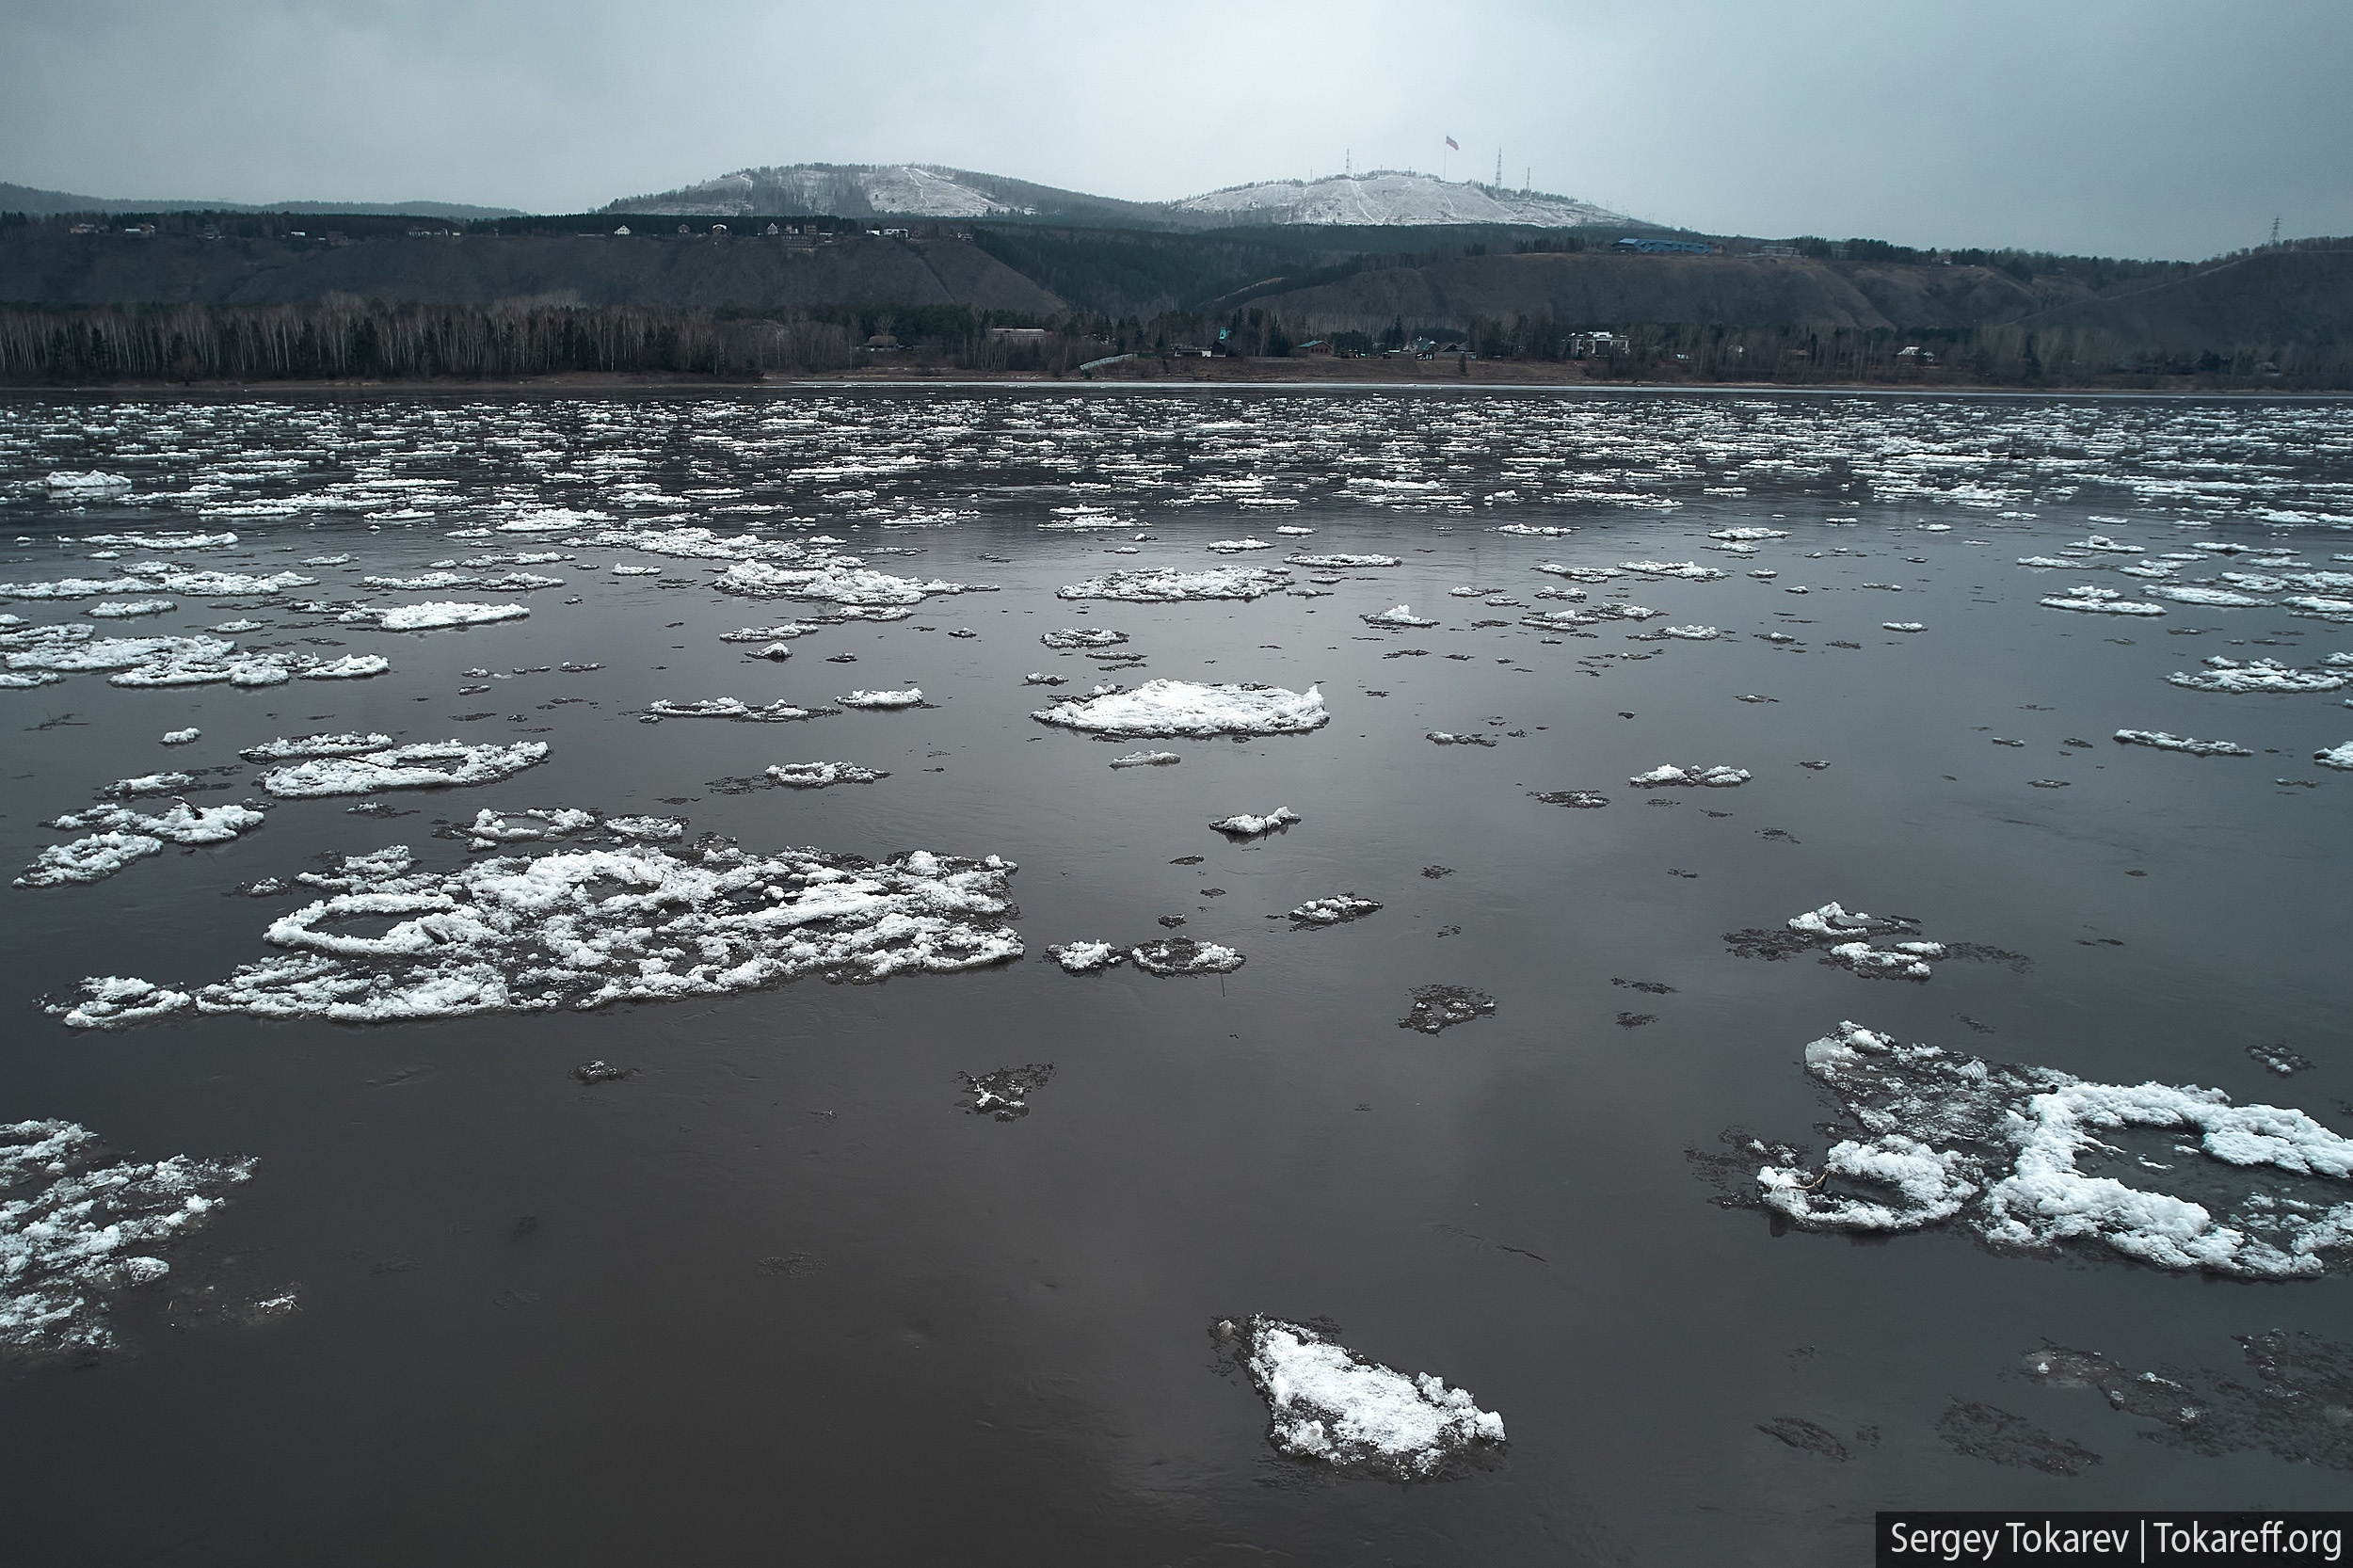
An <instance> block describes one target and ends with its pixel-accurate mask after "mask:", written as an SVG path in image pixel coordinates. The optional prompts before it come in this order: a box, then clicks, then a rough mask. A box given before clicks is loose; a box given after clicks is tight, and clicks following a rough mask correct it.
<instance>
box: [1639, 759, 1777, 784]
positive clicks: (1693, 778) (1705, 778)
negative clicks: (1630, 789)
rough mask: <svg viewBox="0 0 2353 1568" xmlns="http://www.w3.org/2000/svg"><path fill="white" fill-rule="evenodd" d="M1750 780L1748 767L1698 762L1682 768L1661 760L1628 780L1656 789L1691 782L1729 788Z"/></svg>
mask: <svg viewBox="0 0 2353 1568" xmlns="http://www.w3.org/2000/svg"><path fill="white" fill-rule="evenodd" d="M1748 781H1749V770H1748V769H1746V768H1734V767H1726V766H1723V765H1722V764H1721V763H1720V764H1718V765H1717V766H1715V767H1712V768H1704V767H1701V766H1699V765H1698V764H1696V763H1694V764H1693V765H1692V766H1690V767H1688V768H1680V767H1677V766H1675V764H1673V762H1661V763H1660V764H1658V766H1657V767H1655V768H1653V769H1651V771H1650V772H1648V773H1638V774H1636V775H1635V776H1633V777H1631V778H1629V779H1627V780H1626V782H1627V783H1628V784H1631V785H1633V786H1634V787H1635V788H1636V789H1638V790H1656V789H1661V788H1664V787H1666V786H1668V785H1673V784H1691V785H1700V786H1704V787H1705V788H1707V789H1711V790H1728V789H1731V788H1733V787H1734V786H1736V785H1740V784H1746V783H1747V782H1748Z"/></svg>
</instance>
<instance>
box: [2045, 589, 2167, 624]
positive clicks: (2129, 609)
mask: <svg viewBox="0 0 2353 1568" xmlns="http://www.w3.org/2000/svg"><path fill="white" fill-rule="evenodd" d="M2036 602H2037V603H2039V604H2041V606H2042V607H2043V608H2044V609H2046V610H2086V611H2090V612H2093V613H2095V614H2098V615H2103V616H2161V615H2164V614H2165V606H2164V605H2162V604H2151V603H2149V602H2147V601H2146V600H2137V599H2126V598H2125V597H2124V596H2123V595H2122V594H2121V593H2118V592H2117V591H2116V590H2115V589H2114V588H2095V587H2092V586H2091V585H2090V584H2085V585H2084V586H2082V587H2079V588H2070V589H2068V590H2067V591H2066V592H2065V593H2063V594H2052V595H2050V596H2049V597H2047V598H2045V599H2041V600H2036Z"/></svg>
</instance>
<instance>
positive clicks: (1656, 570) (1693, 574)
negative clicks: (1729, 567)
mask: <svg viewBox="0 0 2353 1568" xmlns="http://www.w3.org/2000/svg"><path fill="white" fill-rule="evenodd" d="M1618 569H1619V570H1621V571H1630V572H1633V573H1635V574H1636V575H1638V576H1641V577H1680V578H1682V579H1684V580H1685V581H1686V582H1690V583H1713V582H1715V581H1716V580H1717V579H1719V578H1721V577H1722V576H1723V575H1724V574H1723V573H1722V572H1721V571H1720V570H1718V569H1717V568H1714V567H1704V566H1701V565H1700V564H1699V563H1698V562H1696V561H1620V562H1619V563H1618Z"/></svg>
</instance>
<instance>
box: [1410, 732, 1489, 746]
mask: <svg viewBox="0 0 2353 1568" xmlns="http://www.w3.org/2000/svg"><path fill="white" fill-rule="evenodd" d="M1422 739H1423V740H1425V741H1428V742H1429V743H1430V744H1433V745H1442V746H1492V745H1494V744H1496V743H1495V740H1494V738H1493V737H1492V736H1489V735H1486V734H1484V733H1482V732H1479V731H1473V732H1471V733H1468V734H1457V733H1456V732H1455V731H1453V730H1451V729H1432V730H1427V731H1425V732H1424V733H1423V735H1422Z"/></svg>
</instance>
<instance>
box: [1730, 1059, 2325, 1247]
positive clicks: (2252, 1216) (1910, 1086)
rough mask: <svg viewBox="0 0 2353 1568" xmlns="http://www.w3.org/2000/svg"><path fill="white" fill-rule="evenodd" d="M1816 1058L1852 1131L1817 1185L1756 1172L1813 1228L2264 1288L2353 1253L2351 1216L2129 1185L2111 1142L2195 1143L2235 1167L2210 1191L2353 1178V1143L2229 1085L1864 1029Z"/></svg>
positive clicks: (1772, 1169) (2282, 1202)
mask: <svg viewBox="0 0 2353 1568" xmlns="http://www.w3.org/2000/svg"><path fill="white" fill-rule="evenodd" d="M1805 1061H1806V1071H1807V1072H1808V1074H1810V1075H1811V1076H1812V1077H1813V1078H1814V1079H1815V1080H1816V1081H1817V1082H1818V1083H1820V1084H1821V1085H1822V1086H1823V1087H1824V1088H1826V1089H1827V1090H1829V1091H1830V1092H1831V1093H1832V1094H1833V1096H1836V1097H1837V1099H1838V1100H1839V1102H1840V1104H1841V1105H1842V1106H1843V1107H1844V1109H1845V1111H1846V1112H1847V1114H1848V1116H1849V1118H1850V1119H1851V1120H1852V1122H1853V1123H1854V1125H1855V1135H1854V1136H1851V1137H1849V1138H1847V1139H1844V1140H1842V1141H1841V1142H1840V1143H1838V1144H1835V1145H1833V1147H1832V1149H1831V1151H1830V1153H1829V1155H1828V1156H1827V1157H1826V1159H1825V1160H1824V1168H1823V1170H1822V1171H1821V1172H1820V1173H1818V1174H1817V1173H1812V1172H1808V1171H1804V1170H1800V1169H1797V1168H1794V1167H1791V1166H1788V1165H1775V1164H1767V1165H1765V1166H1763V1167H1762V1168H1761V1169H1760V1170H1759V1171H1758V1172H1757V1177H1756V1179H1757V1184H1758V1188H1759V1191H1760V1197H1761V1199H1762V1201H1763V1203H1764V1205H1765V1206H1766V1207H1767V1208H1771V1209H1773V1210H1775V1211H1777V1212H1779V1213H1781V1214H1782V1215H1784V1216H1785V1217H1786V1218H1788V1219H1789V1220H1790V1221H1791V1222H1792V1223H1794V1224H1798V1225H1801V1226H1803V1227H1805V1228H1808V1229H1820V1230H1856V1231H1878V1232H1893V1231H1907V1230H1917V1229H1920V1228H1922V1227H1924V1226H1928V1225H1933V1224H1944V1223H1946V1222H1951V1221H1957V1222H1958V1223H1960V1224H1961V1225H1963V1226H1964V1227H1965V1228H1967V1229H1969V1230H1970V1231H1972V1232H1974V1233H1975V1234H1976V1235H1977V1236H1978V1237H1979V1238H1980V1239H1981V1240H1984V1241H1985V1242H1986V1243H1987V1244H1988V1245H1990V1246H1992V1247H1994V1248H1995V1249H1997V1250H2003V1251H2020V1252H2032V1253H2050V1252H2054V1251H2057V1250H2058V1249H2059V1248H2061V1247H2065V1246H2069V1245H2079V1244H2089V1245H2095V1246H2101V1247H2105V1248H2107V1249H2109V1250H2111V1251H2113V1252H2116V1253H2119V1254H2121V1255H2122V1256H2126V1257H2130V1258H2133V1259H2136V1260H2137V1261H2139V1262H2142V1263H2146V1264H2150V1265H2152V1266H2153V1267H2156V1268H2161V1269H2180V1270H2201V1271H2205V1272H2212V1273H2217V1274H2224V1275H2231V1276H2235V1277H2239V1278H2251V1279H2295V1278H2309V1277H2311V1276H2313V1275H2317V1274H2321V1273H2325V1272H2329V1270H2330V1269H2332V1268H2342V1267H2344V1266H2345V1261H2346V1259H2347V1255H2348V1253H2349V1252H2353V1202H2347V1201H2330V1199H2329V1197H2328V1196H2326V1195H2322V1196H2320V1197H2318V1198H2317V1199H2316V1200H2313V1201H2308V1200H2307V1199H2305V1198H2303V1197H2298V1196H2297V1195H2296V1194H2295V1193H2294V1192H2289V1193H2286V1194H2283V1195H2274V1194H2273V1193H2270V1192H2264V1191H2261V1190H2255V1191H2251V1192H2246V1193H2245V1194H2244V1195H2242V1196H2240V1197H2238V1198H2237V1199H2236V1201H2235V1202H2233V1203H2229V1205H2228V1207H2226V1208H2225V1209H2224V1211H2223V1212H2222V1213H2220V1214H2219V1215H2217V1213H2216V1212H2215V1210H2214V1209H2212V1208H2208V1207H2207V1206H2206V1205H2205V1204H2203V1203H2199V1202H2195V1201H2193V1200H2191V1199H2188V1198H2185V1197H2180V1196H2177V1195H2175V1194H2173V1193H2171V1192H2159V1191H2155V1190H2153V1189H2150V1188H2146V1187H2139V1186H2135V1185H2132V1184H2131V1183H2130V1182H2128V1181H2125V1180H2121V1179H2119V1176H2120V1175H2121V1176H2134V1175H2137V1164H2136V1163H2134V1162H2131V1161H2129V1160H2128V1151H2126V1150H2125V1149H2123V1148H2121V1147H2119V1146H2118V1145H2117V1144H2115V1143H2114V1142H2113V1140H2114V1138H2115V1136H2116V1134H2117V1133H2119V1132H2121V1131H2122V1130H2123V1129H2125V1128H2157V1129H2163V1130H2166V1131H2169V1132H2173V1133H2175V1134H2177V1135H2186V1136H2190V1137H2195V1138H2196V1139H2197V1143H2196V1144H2195V1145H2194V1147H2195V1150H2196V1152H2198V1153H2201V1154H2203V1155H2205V1156H2207V1157H2208V1158H2209V1159H2210V1160H2214V1161H2215V1162H2216V1163H2217V1166H2219V1167H2227V1168H2228V1172H2227V1173H2225V1172H2222V1171H2212V1172H2211V1173H2209V1172H2203V1171H2201V1173H2200V1179H2201V1183H2202V1182H2204V1181H2205V1179H2206V1177H2207V1176H2209V1174H2211V1175H2212V1176H2215V1177H2224V1176H2226V1175H2227V1176H2244V1175H2245V1174H2246V1173H2250V1172H2257V1171H2262V1170H2266V1169H2267V1170H2271V1171H2276V1172H2279V1173H2281V1174H2282V1175H2284V1176H2291V1177H2295V1178H2298V1180H2299V1181H2300V1182H2301V1183H2305V1184H2315V1183H2330V1182H2334V1183H2344V1182H2347V1181H2353V1139H2346V1138H2343V1137H2340V1136H2339V1135H2338V1134H2336V1133H2334V1132H2331V1131H2330V1130H2329V1128H2325V1127H2323V1126H2321V1125H2320V1124H2319V1123H2318V1122H2315V1121H2313V1119H2312V1118H2311V1117H2310V1116H2308V1115H2306V1114H2305V1113H2304V1112H2300V1111H2294V1110H2287V1109H2283V1108H2281V1107H2277V1106H2269V1105H2249V1106H2233V1105H2232V1104H2231V1103H2230V1096H2227V1095H2225V1094H2223V1093H2222V1092H2221V1091H2220V1090H2218V1089H2201V1088H2176V1087H2171V1086H2169V1085H2166V1084H2161V1083H2155V1082H2149V1083H2141V1084H2137V1085H2129V1086H2128V1085H2123V1084H2108V1083H2090V1082H2086V1081H2085V1080H2082V1079H2078V1078H2075V1077H2073V1076H2072V1075H2070V1074H2067V1073H2062V1072H2058V1071H2056V1070H2054V1069H2052V1068H2048V1067H2014V1066H2005V1065H2002V1064H1996V1063H1991V1062H1986V1061H1982V1060H1979V1059H1978V1058H1976V1057H1969V1056H1962V1055H1960V1054H1958V1053H1955V1052H1949V1051H1946V1050H1945V1049H1943V1048H1939V1047H1936V1046H1927V1045H1913V1046H1904V1045H1899V1044H1897V1041H1896V1039H1895V1037H1894V1036H1892V1035H1887V1034H1881V1033H1875V1032H1872V1031H1870V1030H1868V1029H1865V1028H1863V1027H1862V1026H1861V1025H1858V1024H1854V1023H1851V1022H1849V1023H1842V1024H1840V1025H1839V1026H1838V1029H1837V1031H1836V1032H1833V1033H1832V1034H1829V1035H1825V1036H1823V1037H1822V1038H1821V1039H1818V1040H1816V1041H1815V1042H1813V1043H1812V1044H1811V1045H1809V1046H1807V1047H1806V1050H1805ZM2183 1147H2184V1151H2185V1152H2188V1151H2189V1148H2190V1147H2191V1145H2183ZM2088 1162H2098V1164H2097V1167H2096V1168H2095V1169H2094V1170H2087V1169H2086V1168H2085V1167H2086V1165H2087V1163H2088ZM2111 1172H2112V1173H2118V1174H2109V1173H2111ZM1833 1182H1834V1183H1835V1184H1834V1185H1833ZM2221 1184H2222V1183H2221V1181H2219V1180H2217V1181H2215V1182H2214V1183H2213V1185H2215V1186H2217V1187H2218V1186H2220V1185H2221ZM2300 1190H2301V1191H2305V1192H2313V1191H2316V1189H2315V1188H2313V1186H2310V1185H2306V1186H2303V1187H2302V1188H2301V1189H2300ZM2223 1201H2226V1200H2224V1199H2222V1198H2221V1197H2220V1196H2219V1195H2218V1194H2217V1202H2223Z"/></svg>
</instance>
